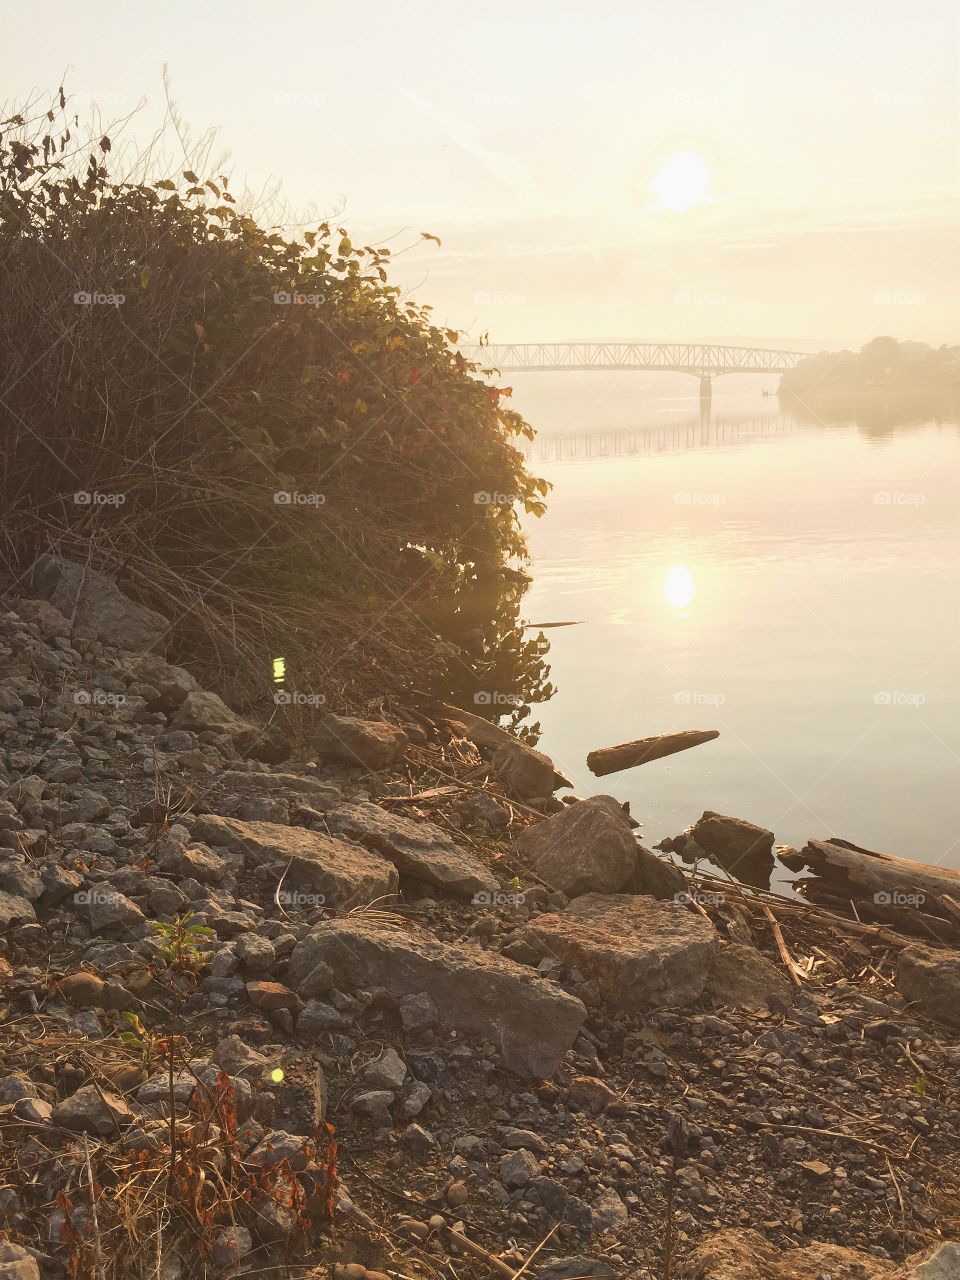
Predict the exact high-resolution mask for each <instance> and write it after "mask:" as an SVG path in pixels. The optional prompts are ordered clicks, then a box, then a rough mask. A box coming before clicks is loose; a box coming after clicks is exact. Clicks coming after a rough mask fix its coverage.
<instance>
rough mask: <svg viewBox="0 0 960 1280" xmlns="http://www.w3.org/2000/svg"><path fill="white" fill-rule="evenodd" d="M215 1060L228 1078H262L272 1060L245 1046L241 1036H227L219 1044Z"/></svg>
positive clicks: (214, 1056)
mask: <svg viewBox="0 0 960 1280" xmlns="http://www.w3.org/2000/svg"><path fill="white" fill-rule="evenodd" d="M213 1060H214V1062H215V1063H216V1064H217V1066H218V1067H222V1069H223V1070H224V1071H225V1072H226V1073H227V1075H228V1076H261V1075H263V1073H264V1072H265V1071H266V1070H267V1068H268V1067H269V1066H270V1065H271V1064H270V1059H269V1058H267V1057H265V1056H264V1055H263V1054H262V1053H258V1052H257V1050H256V1049H253V1048H251V1047H250V1045H248V1044H245V1043H244V1041H243V1040H241V1039H240V1037H239V1036H226V1037H224V1039H223V1040H220V1041H219V1042H218V1043H217V1047H216V1048H215V1049H214V1051H213Z"/></svg>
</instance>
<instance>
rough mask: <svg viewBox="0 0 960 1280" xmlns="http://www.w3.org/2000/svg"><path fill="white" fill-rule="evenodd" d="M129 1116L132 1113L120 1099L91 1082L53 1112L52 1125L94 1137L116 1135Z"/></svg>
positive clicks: (127, 1121)
mask: <svg viewBox="0 0 960 1280" xmlns="http://www.w3.org/2000/svg"><path fill="white" fill-rule="evenodd" d="M133 1119H134V1116H133V1112H132V1111H131V1110H130V1108H129V1107H128V1106H127V1104H126V1103H125V1102H124V1100H123V1099H122V1098H120V1097H118V1096H117V1095H116V1094H114V1093H107V1092H106V1091H104V1090H100V1089H98V1088H97V1087H96V1085H92V1084H88V1085H84V1086H83V1088H81V1089H78V1090H77V1091H76V1093H74V1094H71V1096H70V1097H69V1098H65V1099H64V1101H63V1102H61V1103H59V1104H58V1105H57V1106H56V1107H55V1108H54V1111H53V1122H54V1124H59V1125H62V1126H63V1128H65V1129H72V1130H73V1131H74V1132H76V1133H89V1134H92V1135H93V1136H94V1137H97V1138H99V1137H107V1136H108V1135H110V1134H116V1132H117V1130H118V1128H120V1127H122V1126H123V1125H128V1124H132V1123H133Z"/></svg>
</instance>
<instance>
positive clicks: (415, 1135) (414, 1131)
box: [400, 1124, 439, 1160]
mask: <svg viewBox="0 0 960 1280" xmlns="http://www.w3.org/2000/svg"><path fill="white" fill-rule="evenodd" d="M400 1145H401V1146H402V1147H403V1148H404V1149H405V1150H406V1151H409V1152H410V1154H411V1155H413V1156H416V1157H417V1158H418V1159H421V1160H422V1159H423V1158H424V1157H425V1156H429V1155H433V1154H434V1153H435V1152H436V1151H437V1149H438V1147H439V1143H438V1142H437V1140H436V1138H435V1137H434V1136H433V1134H432V1133H431V1132H430V1131H429V1129H424V1128H423V1126H422V1125H419V1124H408V1125H407V1127H406V1128H405V1129H404V1131H403V1133H402V1134H401V1135H400Z"/></svg>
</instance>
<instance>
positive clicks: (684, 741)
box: [587, 729, 720, 778]
mask: <svg viewBox="0 0 960 1280" xmlns="http://www.w3.org/2000/svg"><path fill="white" fill-rule="evenodd" d="M719 737H720V730H719V729H684V730H683V731H682V732H680V733H661V734H659V735H658V736H657V737H656V738H640V739H639V740H638V741H637V742H622V743H621V744H620V745H619V746H618V747H601V748H600V749H599V750H597V751H591V752H590V754H589V755H588V756H587V768H588V769H589V770H590V772H591V773H592V774H593V775H594V776H595V777H597V778H601V777H603V775H604V774H607V773H618V772H619V771H620V770H621V769H635V768H636V767H637V765H640V764H648V763H649V762H650V761H651V760H661V759H662V758H663V757H664V756H672V755H674V754H675V753H676V752H677V751H686V750H688V749H689V748H690V747H699V746H700V744H701V743H702V742H710V741H711V740H712V739H713V738H719Z"/></svg>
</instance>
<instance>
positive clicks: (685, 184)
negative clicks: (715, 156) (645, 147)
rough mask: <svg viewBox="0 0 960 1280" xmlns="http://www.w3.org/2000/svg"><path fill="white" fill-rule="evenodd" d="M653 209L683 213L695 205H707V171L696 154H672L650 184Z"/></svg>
mask: <svg viewBox="0 0 960 1280" xmlns="http://www.w3.org/2000/svg"><path fill="white" fill-rule="evenodd" d="M650 190H651V191H652V192H653V196H654V205H653V207H654V208H655V209H670V210H672V211H673V212H674V213H683V212H684V210H686V209H691V208H692V207H693V206H694V205H696V204H709V203H710V202H711V196H710V167H709V165H708V164H707V162H706V161H705V160H704V159H703V157H702V156H699V155H697V153H696V152H695V151H675V152H674V153H673V155H672V156H668V157H667V159H666V160H664V162H663V164H662V165H661V166H660V168H659V169H658V170H657V172H656V173H655V174H654V176H653V180H652V181H651V183H650Z"/></svg>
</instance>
